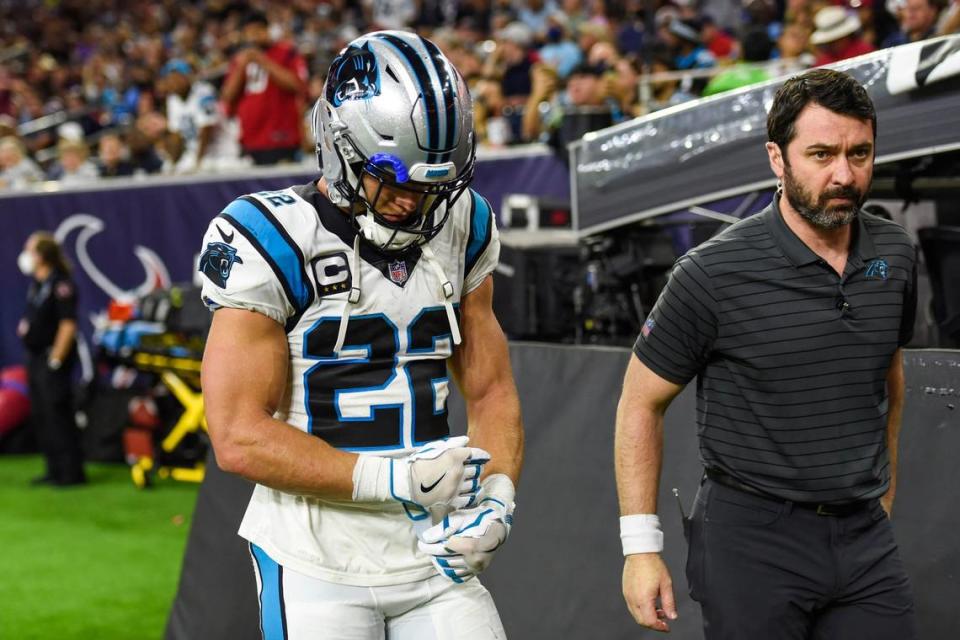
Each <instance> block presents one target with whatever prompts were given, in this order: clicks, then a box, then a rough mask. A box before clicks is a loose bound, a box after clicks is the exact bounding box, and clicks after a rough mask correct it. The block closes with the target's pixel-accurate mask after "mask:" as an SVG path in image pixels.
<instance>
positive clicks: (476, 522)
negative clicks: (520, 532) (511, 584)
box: [417, 500, 513, 582]
mask: <svg viewBox="0 0 960 640" xmlns="http://www.w3.org/2000/svg"><path fill="white" fill-rule="evenodd" d="M512 512H513V509H512V507H510V508H508V507H507V506H506V505H504V504H502V503H500V502H499V501H495V500H484V501H483V502H481V503H480V506H478V507H474V508H473V509H464V510H461V511H455V512H454V513H452V514H450V515H448V516H446V517H445V518H444V519H443V520H442V521H441V522H440V523H439V524H436V525H434V526H433V527H431V528H429V529H427V530H426V531H424V532H423V533H422V534H421V535H420V542H418V543H417V546H418V547H419V549H420V551H422V552H423V553H425V554H427V555H429V556H430V557H431V558H430V559H431V560H432V561H433V566H434V567H435V568H436V569H437V572H438V573H439V574H440V575H442V576H444V577H446V578H449V579H450V580H452V581H453V582H465V581H467V580H469V579H470V578H473V577H474V576H476V575H479V574H480V573H482V572H483V571H484V570H485V569H486V568H487V567H489V566H490V563H491V562H492V561H493V555H494V553H496V551H497V549H499V548H500V546H501V545H502V544H503V543H504V542H506V540H507V536H509V535H510V527H511V526H512V524H513V513H512Z"/></svg>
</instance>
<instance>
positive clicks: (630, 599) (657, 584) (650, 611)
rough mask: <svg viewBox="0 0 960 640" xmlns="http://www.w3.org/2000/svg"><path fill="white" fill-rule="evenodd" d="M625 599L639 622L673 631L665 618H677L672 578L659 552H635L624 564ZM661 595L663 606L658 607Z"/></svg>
mask: <svg viewBox="0 0 960 640" xmlns="http://www.w3.org/2000/svg"><path fill="white" fill-rule="evenodd" d="M623 598H624V600H626V601H627V609H628V610H629V611H630V615H632V616H633V619H634V620H636V621H637V624H640V625H643V626H644V627H649V628H651V629H653V630H654V631H663V632H667V631H670V625H668V624H667V622H666V620H665V618H666V619H670V620H676V619H677V605H676V602H675V601H674V599H673V581H672V580H671V579H670V572H669V571H667V566H666V565H665V564H664V563H663V560H662V559H661V558H660V554H658V553H636V554H633V555H629V556H627V557H626V560H625V561H624V564H623ZM658 598H659V600H660V604H661V606H662V608H660V609H658V608H657V599H658Z"/></svg>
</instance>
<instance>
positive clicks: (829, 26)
mask: <svg viewBox="0 0 960 640" xmlns="http://www.w3.org/2000/svg"><path fill="white" fill-rule="evenodd" d="M813 23H814V25H815V26H816V28H817V30H816V31H814V32H813V35H811V36H810V44H812V45H814V46H815V47H816V48H817V56H816V59H815V60H814V62H813V64H814V66H817V67H819V66H821V65H825V64H831V63H833V62H839V61H840V60H846V59H847V58H855V57H856V56H861V55H863V54H865V53H870V52H871V51H875V50H876V48H875V47H874V46H873V45H872V44H870V43H868V42H866V41H865V40H864V39H863V38H861V37H860V18H858V17H857V16H856V15H854V14H852V13H847V11H846V9H844V8H843V7H824V8H823V9H820V11H818V12H817V15H816V16H814V18H813Z"/></svg>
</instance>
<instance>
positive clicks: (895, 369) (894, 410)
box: [880, 349, 906, 516]
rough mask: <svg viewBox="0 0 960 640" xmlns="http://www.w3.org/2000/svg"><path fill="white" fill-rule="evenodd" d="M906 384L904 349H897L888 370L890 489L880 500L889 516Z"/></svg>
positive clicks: (894, 483)
mask: <svg viewBox="0 0 960 640" xmlns="http://www.w3.org/2000/svg"><path fill="white" fill-rule="evenodd" d="M905 384H906V382H905V379H904V375H903V349H897V350H896V351H894V352H893V358H892V359H891V360H890V369H889V370H887V401H888V404H887V455H889V456H890V488H889V489H887V493H886V494H884V496H883V497H882V498H880V504H881V505H882V506H883V509H884V511H886V512H887V515H888V516H890V515H892V514H893V499H894V497H895V496H896V493H897V447H898V445H899V443H900V423H901V419H902V417H903V396H904V388H905Z"/></svg>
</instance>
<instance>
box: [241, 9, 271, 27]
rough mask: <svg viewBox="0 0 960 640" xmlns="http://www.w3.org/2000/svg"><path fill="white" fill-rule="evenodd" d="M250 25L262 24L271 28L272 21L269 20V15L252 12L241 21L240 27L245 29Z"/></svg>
mask: <svg viewBox="0 0 960 640" xmlns="http://www.w3.org/2000/svg"><path fill="white" fill-rule="evenodd" d="M248 24H262V25H263V26H265V27H266V26H269V25H270V21H269V20H267V14H265V13H264V12H262V11H251V12H249V13H247V14H246V15H244V16H243V19H242V20H240V27H241V28H243V27H245V26H247V25H248Z"/></svg>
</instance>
